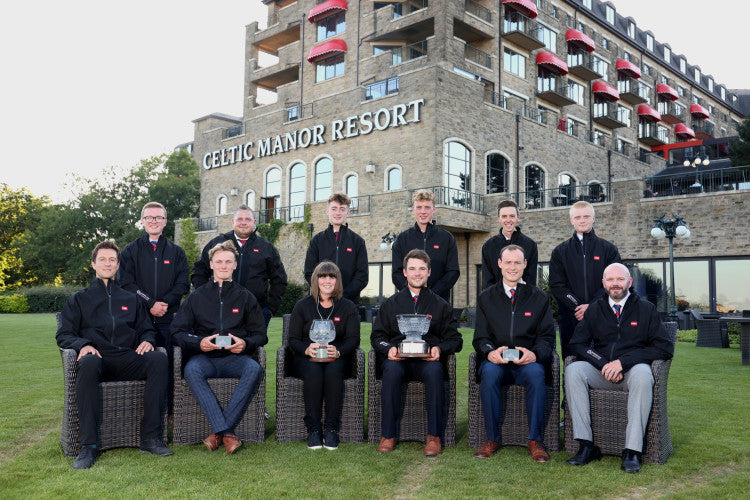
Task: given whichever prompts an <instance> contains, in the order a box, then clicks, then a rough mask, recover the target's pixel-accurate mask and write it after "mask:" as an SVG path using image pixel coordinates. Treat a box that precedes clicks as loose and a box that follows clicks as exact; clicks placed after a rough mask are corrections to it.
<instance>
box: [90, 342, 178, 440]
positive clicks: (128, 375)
mask: <svg viewBox="0 0 750 500" xmlns="http://www.w3.org/2000/svg"><path fill="white" fill-rule="evenodd" d="M168 372H169V366H168V365H167V356H166V355H165V354H164V353H163V352H160V351H150V352H147V353H146V354H143V355H140V354H136V352H135V351H133V350H130V349H124V350H122V351H120V352H116V353H106V354H102V357H101V358H100V357H99V356H96V355H94V354H87V355H86V356H84V357H82V358H81V359H80V360H79V361H78V375H77V376H76V405H78V418H79V421H80V428H79V433H80V436H81V444H84V445H90V444H97V445H98V444H100V443H99V424H100V423H101V420H102V404H101V391H100V390H99V382H109V381H115V380H144V379H145V380H146V390H145V393H144V395H143V419H142V420H141V441H143V440H144V439H149V438H158V437H160V436H161V434H162V427H161V424H162V415H164V410H165V409H166V403H167V373H168Z"/></svg>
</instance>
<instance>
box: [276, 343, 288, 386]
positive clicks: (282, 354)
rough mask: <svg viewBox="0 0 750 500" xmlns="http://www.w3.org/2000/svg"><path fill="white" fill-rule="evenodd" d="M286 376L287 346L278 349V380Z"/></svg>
mask: <svg viewBox="0 0 750 500" xmlns="http://www.w3.org/2000/svg"><path fill="white" fill-rule="evenodd" d="M283 378H286V346H283V345H282V346H281V347H279V348H278V349H277V350H276V380H281V379H283Z"/></svg>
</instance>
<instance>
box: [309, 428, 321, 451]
mask: <svg viewBox="0 0 750 500" xmlns="http://www.w3.org/2000/svg"><path fill="white" fill-rule="evenodd" d="M307 447H308V448H310V449H311V450H319V449H321V448H322V447H323V438H321V437H320V431H310V434H308V435H307Z"/></svg>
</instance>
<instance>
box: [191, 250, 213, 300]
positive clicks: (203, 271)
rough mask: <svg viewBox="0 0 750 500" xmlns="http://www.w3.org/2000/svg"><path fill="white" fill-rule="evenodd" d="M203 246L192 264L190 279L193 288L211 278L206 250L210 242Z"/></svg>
mask: <svg viewBox="0 0 750 500" xmlns="http://www.w3.org/2000/svg"><path fill="white" fill-rule="evenodd" d="M212 242H213V241H211V242H209V243H208V245H206V246H205V247H203V251H202V252H201V256H200V258H199V259H198V260H197V261H195V264H193V276H192V277H191V281H192V282H193V288H195V289H197V288H198V287H199V286H201V285H203V284H205V283H207V282H208V280H209V279H211V264H210V262H209V259H208V251H209V250H210V248H209V246H211V243H212Z"/></svg>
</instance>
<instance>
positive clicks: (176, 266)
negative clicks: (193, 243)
mask: <svg viewBox="0 0 750 500" xmlns="http://www.w3.org/2000/svg"><path fill="white" fill-rule="evenodd" d="M189 277H190V269H189V267H188V263H187V258H185V251H184V250H183V249H182V248H180V247H179V246H178V245H175V244H174V243H172V242H171V241H169V240H168V239H167V238H166V237H164V235H161V236H160V237H159V241H158V242H157V243H156V251H154V249H153V247H152V246H151V241H150V240H149V237H148V234H147V233H143V236H141V237H140V238H138V239H137V240H134V241H132V242H130V243H129V244H128V245H127V246H126V247H125V248H123V250H122V254H121V255H120V271H119V274H118V278H119V281H120V286H122V287H123V288H124V289H125V290H128V291H130V292H133V293H135V294H136V295H138V296H139V297H140V298H141V300H143V302H144V303H145V304H146V310H150V309H151V307H153V305H154V302H157V301H160V302H166V303H167V305H168V309H167V314H165V315H164V316H162V317H160V318H158V317H154V316H152V320H153V321H154V322H156V323H171V322H172V318H173V317H174V315H175V313H177V309H179V307H180V300H182V296H183V295H185V294H186V293H188V292H189V291H190V279H189Z"/></svg>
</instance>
